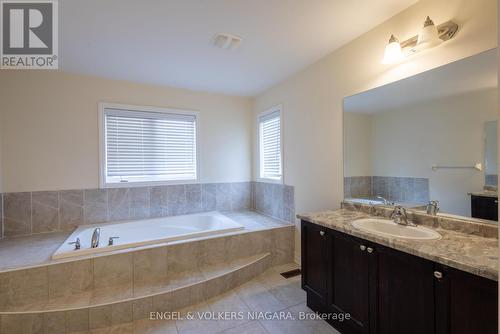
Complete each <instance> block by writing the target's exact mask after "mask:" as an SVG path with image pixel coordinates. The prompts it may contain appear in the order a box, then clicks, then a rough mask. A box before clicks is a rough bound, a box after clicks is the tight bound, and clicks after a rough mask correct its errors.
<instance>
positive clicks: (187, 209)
mask: <svg viewBox="0 0 500 334" xmlns="http://www.w3.org/2000/svg"><path fill="white" fill-rule="evenodd" d="M261 190H265V191H261ZM293 194H294V193H293V187H291V186H285V185H275V184H265V183H260V182H259V183H255V182H234V183H204V184H179V185H168V186H154V187H136V188H110V189H82V190H62V191H40V192H23V193H6V194H3V195H2V196H1V197H0V200H1V202H0V206H2V204H3V210H0V217H2V219H1V220H0V225H1V226H0V236H2V235H3V236H19V235H29V234H37V233H47V232H57V231H72V230H74V229H75V228H76V227H78V226H79V225H84V224H97V223H102V222H109V221H120V220H134V219H144V218H156V217H164V216H173V215H182V214H189V213H199V212H204V211H214V210H217V211H230V210H245V209H255V210H257V211H259V212H261V213H264V214H267V215H269V216H272V217H275V218H278V219H282V220H285V221H289V222H293V219H294V199H293ZM260 196H262V197H260ZM2 199H3V200H2ZM1 230H3V232H2V231H1ZM2 233H3V234H2Z"/></svg>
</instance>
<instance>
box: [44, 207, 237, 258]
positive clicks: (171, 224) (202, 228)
mask: <svg viewBox="0 0 500 334" xmlns="http://www.w3.org/2000/svg"><path fill="white" fill-rule="evenodd" d="M97 227H99V228H100V230H101V231H100V232H101V234H100V238H99V246H98V247H96V248H91V247H90V241H91V238H92V233H93V232H94V229H95V228H97ZM243 228H244V227H243V225H241V224H239V223H237V222H235V221H234V220H232V219H231V218H229V217H226V216H224V215H222V214H220V213H218V212H215V211H214V212H205V213H197V214H190V215H183V216H173V217H162V218H152V219H144V220H136V221H124V222H112V223H103V224H96V225H82V226H79V227H78V228H77V229H76V230H75V231H74V232H73V233H72V234H71V235H70V236H69V237H68V239H66V241H65V242H64V243H63V244H62V245H61V246H60V247H59V248H58V249H57V250H56V251H55V252H54V254H53V255H52V259H54V260H56V259H64V258H70V257H75V256H82V255H88V254H94V253H104V252H110V251H115V250H119V249H125V248H132V247H139V246H145V245H153V244H158V243H164V242H168V241H177V240H184V239H189V238H197V237H203V236H209V235H215V234H220V233H227V232H234V231H238V230H242V229H243ZM110 237H119V238H118V239H114V241H113V245H112V246H109V245H108V241H109V238H110ZM76 238H80V243H81V247H80V249H79V250H75V245H74V244H69V243H70V242H73V241H75V240H76Z"/></svg>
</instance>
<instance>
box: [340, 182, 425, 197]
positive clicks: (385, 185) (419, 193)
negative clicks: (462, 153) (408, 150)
mask: <svg viewBox="0 0 500 334" xmlns="http://www.w3.org/2000/svg"><path fill="white" fill-rule="evenodd" d="M376 196H382V197H384V198H386V199H387V200H390V201H394V202H413V203H427V202H428V201H429V198H430V195H429V179H426V178H417V177H392V176H352V177H344V197H345V198H372V197H376Z"/></svg>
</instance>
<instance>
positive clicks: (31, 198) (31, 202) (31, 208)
mask: <svg viewBox="0 0 500 334" xmlns="http://www.w3.org/2000/svg"><path fill="white" fill-rule="evenodd" d="M30 234H33V192H30Z"/></svg>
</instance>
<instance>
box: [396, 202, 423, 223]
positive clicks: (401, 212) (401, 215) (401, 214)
mask: <svg viewBox="0 0 500 334" xmlns="http://www.w3.org/2000/svg"><path fill="white" fill-rule="evenodd" d="M391 219H392V220H393V221H394V222H395V223H396V224H398V225H404V226H417V225H415V224H414V223H412V222H410V221H408V214H407V213H406V209H405V208H403V207H402V206H401V205H397V206H396V207H395V208H394V211H392V213H391Z"/></svg>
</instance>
